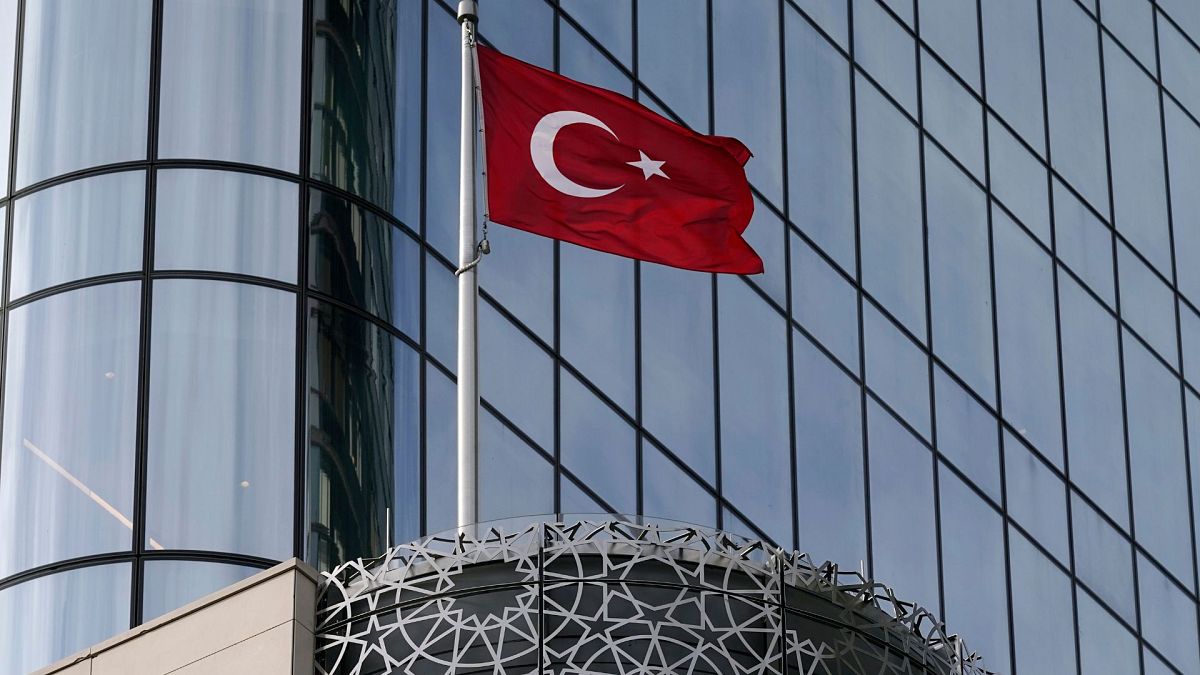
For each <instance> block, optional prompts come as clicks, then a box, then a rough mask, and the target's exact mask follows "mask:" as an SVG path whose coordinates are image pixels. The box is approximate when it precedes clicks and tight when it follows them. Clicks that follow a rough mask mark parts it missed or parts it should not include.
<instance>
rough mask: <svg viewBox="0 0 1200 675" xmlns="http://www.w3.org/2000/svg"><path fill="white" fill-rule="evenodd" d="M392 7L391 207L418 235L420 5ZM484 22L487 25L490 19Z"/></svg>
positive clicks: (421, 118)
mask: <svg viewBox="0 0 1200 675" xmlns="http://www.w3.org/2000/svg"><path fill="white" fill-rule="evenodd" d="M396 4H398V7H396V11H397V13H398V16H397V26H398V27H397V29H396V91H395V95H396V103H395V106H394V107H395V116H396V117H395V119H394V120H393V124H394V128H395V134H396V137H395V141H394V143H395V151H394V152H393V154H392V156H393V157H394V158H395V162H396V166H395V171H396V177H395V182H394V183H393V185H392V187H391V190H392V197H391V204H392V209H393V213H394V214H395V215H396V217H397V218H399V219H400V220H401V221H402V222H404V223H406V224H407V225H408V226H409V227H411V228H412V229H414V230H416V231H420V229H421V180H422V177H421V173H422V171H423V168H422V167H423V165H424V164H425V158H424V156H423V155H422V152H421V148H422V145H421V143H422V138H423V137H424V135H425V134H424V133H423V129H424V124H425V121H424V117H425V115H424V110H423V109H422V107H423V105H424V101H423V100H422V97H421V96H419V95H417V92H420V91H422V87H423V86H422V84H421V78H422V77H423V76H424V73H422V72H421V70H422V68H421V66H422V65H423V63H422V61H423V59H424V51H425V47H424V45H423V44H422V39H421V36H422V35H424V33H425V26H424V24H423V22H422V12H423V11H424V3H416V2H401V3H396ZM499 14H505V12H499ZM488 21H489V23H490V22H491V17H489V19H488ZM310 142H311V141H310Z"/></svg>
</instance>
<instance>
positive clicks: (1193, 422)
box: [1186, 391, 1200, 558]
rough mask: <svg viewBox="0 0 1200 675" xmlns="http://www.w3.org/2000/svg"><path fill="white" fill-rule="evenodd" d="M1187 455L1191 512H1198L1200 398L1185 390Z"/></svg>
mask: <svg viewBox="0 0 1200 675" xmlns="http://www.w3.org/2000/svg"><path fill="white" fill-rule="evenodd" d="M1186 399H1187V425H1188V430H1189V432H1191V433H1189V434H1188V456H1189V457H1190V458H1191V465H1192V513H1193V514H1195V513H1200V490H1198V489H1196V486H1200V398H1197V397H1196V395H1195V394H1193V393H1192V392H1190V391H1189V392H1187V394H1186ZM1196 556H1197V558H1200V538H1197V540H1196Z"/></svg>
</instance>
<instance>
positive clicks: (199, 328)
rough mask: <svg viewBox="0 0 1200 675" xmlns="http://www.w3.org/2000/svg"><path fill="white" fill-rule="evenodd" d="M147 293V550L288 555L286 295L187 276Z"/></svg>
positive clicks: (290, 349)
mask: <svg viewBox="0 0 1200 675" xmlns="http://www.w3.org/2000/svg"><path fill="white" fill-rule="evenodd" d="M153 291H154V309H153V311H154V314H153V319H152V325H151V330H150V409H149V438H148V445H149V450H148V452H149V460H148V461H149V469H148V488H147V498H146V499H147V506H146V515H147V525H146V528H147V533H146V536H147V541H146V543H147V545H148V546H149V547H150V548H155V549H157V548H182V549H204V550H216V551H230V552H236V553H246V554H250V555H259V556H262V557H264V558H276V559H281V558H286V557H288V555H290V553H291V551H292V520H293V510H294V507H295V505H294V503H293V487H294V484H295V477H294V475H293V470H292V467H293V466H294V464H295V451H296V447H295V444H294V442H293V439H294V433H295V426H296V425H295V410H296V399H295V395H294V393H293V392H294V391H295V386H296V379H295V368H296V351H295V350H296V344H295V340H296V298H295V296H294V295H293V294H291V293H286V292H283V291H277V290H274V289H269V288H262V287H258V286H248V285H245V284H236V283H229V282H222V281H194V280H166V281H157V282H155V284H154V288H153Z"/></svg>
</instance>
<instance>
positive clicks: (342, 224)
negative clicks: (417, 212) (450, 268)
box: [290, 190, 421, 338]
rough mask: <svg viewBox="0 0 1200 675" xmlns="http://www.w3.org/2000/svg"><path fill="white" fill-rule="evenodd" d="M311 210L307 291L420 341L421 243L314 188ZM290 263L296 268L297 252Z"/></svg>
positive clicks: (309, 216)
mask: <svg viewBox="0 0 1200 675" xmlns="http://www.w3.org/2000/svg"><path fill="white" fill-rule="evenodd" d="M308 211H309V213H308V285H309V288H314V289H316V290H318V291H321V292H322V293H327V294H329V295H331V296H333V297H334V298H337V299H338V300H341V301H343V302H347V303H349V304H351V305H354V306H356V307H360V308H362V309H364V310H366V311H367V312H370V313H371V314H374V315H375V316H377V317H379V318H381V319H383V320H384V321H387V322H388V323H390V324H392V325H393V326H396V327H397V328H399V329H400V330H402V331H404V332H405V333H407V334H408V335H409V336H412V337H413V338H416V337H419V336H420V333H421V317H420V313H421V301H420V292H421V249H420V245H419V244H418V243H417V241H416V240H415V239H413V238H412V237H410V236H408V234H406V233H405V232H403V231H402V230H400V229H399V228H397V227H395V226H393V225H392V224H391V223H389V222H387V221H386V220H384V219H383V218H381V217H379V216H378V215H376V214H374V213H372V212H370V211H367V210H366V209H364V208H362V207H360V206H358V205H356V204H353V203H351V202H349V201H348V200H346V199H344V198H342V197H337V196H334V195H331V194H326V193H323V192H317V191H315V190H314V191H313V192H312V193H311V195H310V198H309V208H308ZM293 222H294V221H293ZM290 260H291V264H292V266H293V267H294V266H295V255H294V254H293V256H292V258H291V259H290Z"/></svg>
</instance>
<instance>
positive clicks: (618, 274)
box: [558, 244, 636, 411]
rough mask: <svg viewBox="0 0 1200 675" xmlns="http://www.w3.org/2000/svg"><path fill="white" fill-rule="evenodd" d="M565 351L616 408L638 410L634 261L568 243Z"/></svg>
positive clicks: (563, 278)
mask: <svg viewBox="0 0 1200 675" xmlns="http://www.w3.org/2000/svg"><path fill="white" fill-rule="evenodd" d="M559 256H560V260H559V268H558V269H559V275H560V283H561V291H560V292H561V293H562V297H561V299H560V301H559V312H560V314H559V322H560V325H559V330H560V331H561V340H562V343H561V347H560V349H561V351H562V356H563V358H565V359H567V360H568V361H570V362H571V363H572V365H574V366H575V367H576V368H578V369H579V370H580V372H582V373H583V375H584V377H586V378H588V379H589V380H591V381H592V382H594V383H596V385H597V386H598V387H600V389H601V390H602V391H603V392H604V393H605V394H607V395H608V396H609V397H610V398H612V399H613V400H614V401H616V402H617V405H619V406H621V407H622V408H624V409H625V410H626V411H632V410H633V404H634V397H635V389H636V387H635V385H634V381H633V376H634V349H633V339H634V330H633V261H631V260H628V259H626V258H622V257H620V256H615V255H609V254H606V253H600V252H597V251H592V250H590V249H585V248H581V247H579V246H573V245H570V244H563V245H562V247H561V249H560V251H559Z"/></svg>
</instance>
